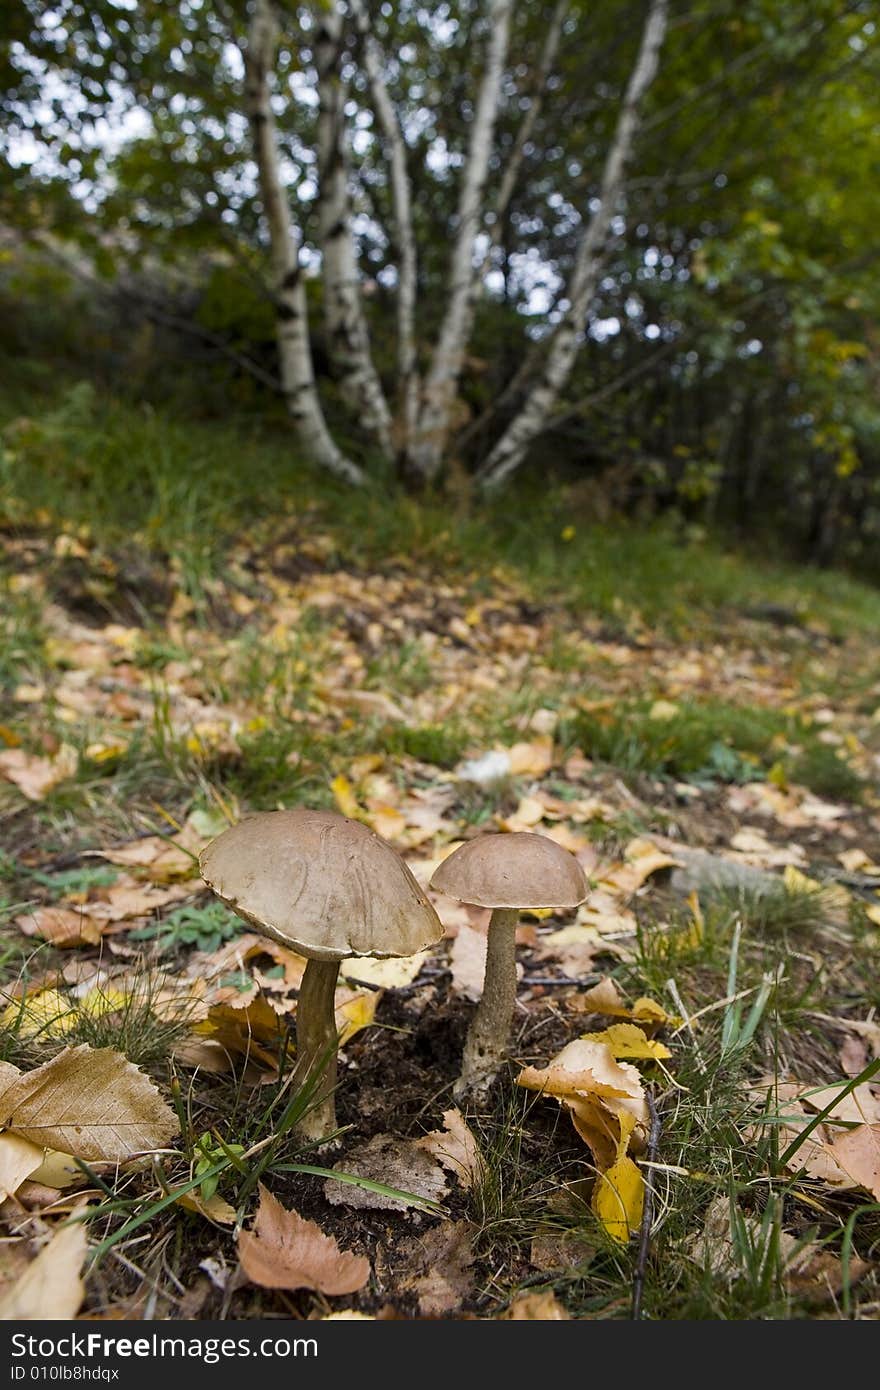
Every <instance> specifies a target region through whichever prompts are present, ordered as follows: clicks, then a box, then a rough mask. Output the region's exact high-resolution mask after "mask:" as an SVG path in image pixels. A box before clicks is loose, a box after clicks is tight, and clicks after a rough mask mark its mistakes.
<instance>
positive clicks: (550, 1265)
mask: <svg viewBox="0 0 880 1390" xmlns="http://www.w3.org/2000/svg"><path fill="white" fill-rule="evenodd" d="M595 1254H596V1247H595V1246H594V1245H591V1244H590V1242H589V1241H588V1240H586V1239H585V1237H584V1236H582V1235H581V1233H580V1232H579V1231H564V1230H563V1231H542V1232H540V1233H539V1234H538V1235H536V1236H534V1237H533V1238H532V1244H531V1247H530V1249H529V1264H530V1265H532V1266H533V1267H534V1268H535V1269H538V1270H541V1272H542V1273H547V1272H548V1271H550V1270H557V1269H564V1270H566V1271H570V1270H572V1269H577V1268H579V1267H582V1266H584V1265H588V1264H589V1263H590V1261H591V1260H592V1259H593V1257H594V1255H595Z"/></svg>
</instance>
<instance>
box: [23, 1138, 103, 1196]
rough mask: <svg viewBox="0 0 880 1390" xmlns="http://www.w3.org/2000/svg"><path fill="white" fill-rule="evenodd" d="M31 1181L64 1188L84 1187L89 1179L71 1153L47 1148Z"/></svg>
mask: <svg viewBox="0 0 880 1390" xmlns="http://www.w3.org/2000/svg"><path fill="white" fill-rule="evenodd" d="M24 1142H26V1141H24ZM31 1181H32V1182H38V1183H43V1184H44V1185H45V1186H46V1187H55V1188H59V1189H64V1188H66V1187H82V1186H83V1184H84V1183H85V1182H87V1181H88V1179H87V1177H86V1175H85V1173H84V1172H83V1171H82V1169H81V1168H78V1167H77V1165H76V1160H75V1159H74V1158H72V1157H71V1155H70V1154H65V1153H60V1152H59V1151H58V1149H47V1150H46V1152H45V1154H44V1156H43V1159H42V1162H41V1163H40V1166H39V1168H36V1169H35V1170H34V1172H33V1173H32V1174H31Z"/></svg>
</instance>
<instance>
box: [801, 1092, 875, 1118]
mask: <svg viewBox="0 0 880 1390" xmlns="http://www.w3.org/2000/svg"><path fill="white" fill-rule="evenodd" d="M844 1084H845V1083H841V1082H838V1083H837V1085H835V1086H810V1087H808V1088H807V1089H805V1090H802V1091H801V1092H800V1095H799V1097H798V1099H799V1100H802V1101H803V1103H804V1104H805V1105H807V1106H809V1108H810V1109H811V1110H816V1111H818V1110H824V1109H825V1107H826V1106H828V1105H830V1106H831V1109H830V1110H829V1111H828V1114H827V1116H826V1118H825V1120H824V1121H823V1124H826V1125H829V1126H830V1125H832V1124H833V1123H834V1121H835V1120H836V1121H838V1122H839V1123H840V1124H855V1125H870V1124H874V1123H875V1122H877V1121H880V1096H876V1095H875V1094H874V1092H873V1091H872V1090H871V1087H870V1086H869V1085H868V1084H867V1082H863V1083H862V1085H861V1086H856V1087H854V1089H853V1090H852V1091H849V1092H848V1093H847V1094H846V1095H845V1096H841V1095H840V1092H841V1091H842V1090H843V1089H844ZM832 1102H833V1104H832Z"/></svg>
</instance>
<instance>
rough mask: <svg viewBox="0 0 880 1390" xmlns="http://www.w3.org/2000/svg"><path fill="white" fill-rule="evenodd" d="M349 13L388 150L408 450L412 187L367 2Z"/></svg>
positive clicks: (412, 397) (411, 420)
mask: <svg viewBox="0 0 880 1390" xmlns="http://www.w3.org/2000/svg"><path fill="white" fill-rule="evenodd" d="M349 9H350V10H351V14H352V18H353V19H354V22H355V25H356V27H357V31H358V34H359V36H360V38H361V41H362V53H363V63H364V70H365V72H366V74H367V81H368V82H369V85H370V96H371V98H372V102H373V110H374V112H375V115H376V120H377V121H378V123H379V129H380V130H381V132H382V137H383V139H384V142H385V146H386V157H387V159H388V164H389V171H390V185H391V206H392V210H393V218H394V240H395V242H396V246H397V256H398V266H397V374H398V394H399V403H400V414H401V417H402V419H401V424H402V429H400V430H399V433H400V434H401V435H402V438H403V441H404V448H406V443H407V441H409V440H410V439H411V438H412V437H413V434H414V433H415V428H416V420H417V415H418V402H419V378H418V370H417V367H418V364H417V356H416V331H415V322H416V288H417V277H418V262H417V253H416V238H415V232H414V229H413V215H412V186H411V184H410V177H409V170H408V169H407V161H406V156H407V150H406V141H405V139H404V136H403V129H402V127H401V124H400V119H399V117H398V114H397V111H396V110H395V108H394V103H393V102H392V100H391V96H390V94H389V91H388V86H387V84H386V82H385V75H384V67H385V64H384V58H383V54H382V50H381V48H380V46H379V43H378V40H377V39H376V36H375V34H374V33H373V32H372V28H371V24H370V17H369V15H368V13H367V10H366V8H365V6H364V4H363V0H349Z"/></svg>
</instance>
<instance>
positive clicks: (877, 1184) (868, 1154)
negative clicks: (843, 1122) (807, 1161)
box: [830, 1124, 880, 1202]
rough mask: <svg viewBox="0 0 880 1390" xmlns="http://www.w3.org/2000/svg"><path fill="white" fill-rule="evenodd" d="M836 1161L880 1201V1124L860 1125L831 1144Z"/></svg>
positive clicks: (857, 1182) (858, 1183)
mask: <svg viewBox="0 0 880 1390" xmlns="http://www.w3.org/2000/svg"><path fill="white" fill-rule="evenodd" d="M830 1151H831V1154H832V1156H833V1158H834V1161H835V1162H836V1163H837V1164H839V1166H840V1167H841V1168H842V1169H843V1171H844V1172H845V1173H846V1174H847V1175H848V1176H849V1177H850V1178H851V1179H852V1181H853V1182H854V1183H856V1184H857V1185H858V1186H859V1187H864V1188H865V1189H866V1191H868V1192H870V1193H871V1196H872V1197H875V1198H876V1199H877V1201H878V1202H880V1124H873V1125H859V1127H858V1129H852V1130H850V1131H849V1133H848V1134H842V1135H841V1136H840V1138H839V1139H835V1141H834V1143H833V1144H832V1145H831V1146H830Z"/></svg>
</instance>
